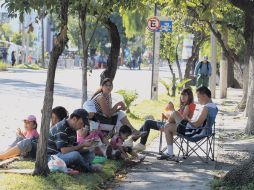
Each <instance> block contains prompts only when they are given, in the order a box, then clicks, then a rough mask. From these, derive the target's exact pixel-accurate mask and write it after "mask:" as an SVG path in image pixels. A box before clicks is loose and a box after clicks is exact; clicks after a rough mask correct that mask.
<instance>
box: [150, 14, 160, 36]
mask: <svg viewBox="0 0 254 190" xmlns="http://www.w3.org/2000/svg"><path fill="white" fill-rule="evenodd" d="M160 26H161V24H160V20H159V19H158V18H157V17H151V18H149V19H148V20H147V29H148V30H150V31H152V32H154V31H156V30H158V29H159V28H160Z"/></svg>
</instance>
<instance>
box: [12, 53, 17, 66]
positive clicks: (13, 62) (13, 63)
mask: <svg viewBox="0 0 254 190" xmlns="http://www.w3.org/2000/svg"><path fill="white" fill-rule="evenodd" d="M15 62H16V57H15V51H12V52H11V66H14V65H15Z"/></svg>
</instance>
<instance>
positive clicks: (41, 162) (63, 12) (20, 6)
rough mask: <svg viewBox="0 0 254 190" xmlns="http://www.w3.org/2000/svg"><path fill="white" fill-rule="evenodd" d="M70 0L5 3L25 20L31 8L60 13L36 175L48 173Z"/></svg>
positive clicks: (22, 0) (47, 83) (42, 121)
mask: <svg viewBox="0 0 254 190" xmlns="http://www.w3.org/2000/svg"><path fill="white" fill-rule="evenodd" d="M69 3H70V0H53V1H52V0H50V1H49V0H48V1H44V2H43V1H33V0H6V1H5V5H6V6H7V10H8V13H9V15H10V16H12V17H13V16H17V13H16V12H17V11H19V13H20V20H21V21H23V15H24V13H29V12H30V11H31V10H33V9H34V10H39V9H40V7H42V6H44V5H45V6H46V8H47V9H48V10H49V11H51V12H53V11H56V12H55V13H56V14H58V15H59V20H60V29H59V30H60V32H59V34H58V35H57V37H56V40H55V43H54V45H53V49H52V52H51V54H50V55H51V56H50V61H49V67H48V72H47V80H46V89H45V95H44V102H43V109H42V120H41V131H40V138H39V143H38V148H37V153H36V163H35V170H34V174H35V175H47V174H48V173H49V169H48V164H47V163H48V158H47V142H48V131H49V126H50V118H51V109H52V104H53V94H54V79H55V71H56V65H57V61H58V58H59V56H60V55H61V54H62V52H63V50H64V48H65V46H66V44H67V42H68V38H67V22H68V7H69Z"/></svg>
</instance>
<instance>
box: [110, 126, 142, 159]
mask: <svg viewBox="0 0 254 190" xmlns="http://www.w3.org/2000/svg"><path fill="white" fill-rule="evenodd" d="M130 135H132V130H131V128H130V127H129V126H127V125H123V126H121V127H120V129H119V133H118V134H115V135H114V136H113V137H112V139H111V141H110V145H109V146H108V148H107V152H106V153H107V157H108V158H109V159H112V160H119V159H123V160H125V161H130V160H131V159H138V160H140V161H142V160H144V158H145V157H144V156H143V155H137V153H136V152H134V151H133V150H132V148H131V147H128V146H123V143H124V141H125V140H126V139H128V137H129V136H130ZM127 153H129V154H130V155H131V157H129V155H128V154H127Z"/></svg>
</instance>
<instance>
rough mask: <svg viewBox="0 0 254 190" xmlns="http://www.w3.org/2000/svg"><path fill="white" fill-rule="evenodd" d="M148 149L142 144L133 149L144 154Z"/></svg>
mask: <svg viewBox="0 0 254 190" xmlns="http://www.w3.org/2000/svg"><path fill="white" fill-rule="evenodd" d="M145 149H146V146H145V145H143V144H141V143H138V144H136V145H135V146H134V147H133V150H136V151H138V152H142V151H144V150H145Z"/></svg>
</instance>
